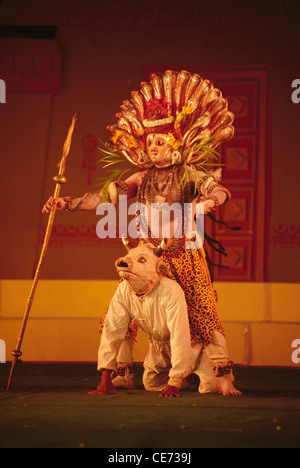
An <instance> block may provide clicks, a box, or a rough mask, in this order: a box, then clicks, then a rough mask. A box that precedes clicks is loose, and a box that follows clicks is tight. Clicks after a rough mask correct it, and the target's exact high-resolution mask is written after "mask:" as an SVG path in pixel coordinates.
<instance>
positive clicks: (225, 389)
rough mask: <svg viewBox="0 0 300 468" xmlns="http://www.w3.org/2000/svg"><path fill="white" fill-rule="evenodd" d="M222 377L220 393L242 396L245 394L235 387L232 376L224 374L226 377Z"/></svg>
mask: <svg viewBox="0 0 300 468" xmlns="http://www.w3.org/2000/svg"><path fill="white" fill-rule="evenodd" d="M220 379H221V382H220V384H221V385H220V387H221V389H220V391H219V393H221V394H222V395H224V396H242V395H243V394H242V392H240V391H239V390H237V389H236V388H235V387H234V385H233V383H232V380H231V377H229V376H224V377H220Z"/></svg>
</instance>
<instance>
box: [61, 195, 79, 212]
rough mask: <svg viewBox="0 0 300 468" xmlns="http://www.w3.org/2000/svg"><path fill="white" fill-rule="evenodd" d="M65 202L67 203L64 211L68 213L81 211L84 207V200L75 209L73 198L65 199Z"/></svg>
mask: <svg viewBox="0 0 300 468" xmlns="http://www.w3.org/2000/svg"><path fill="white" fill-rule="evenodd" d="M63 201H64V202H65V206H64V210H66V211H71V212H73V211H77V210H78V209H79V207H80V205H82V200H80V202H79V203H78V205H77V206H75V207H74V208H72V203H73V198H72V197H64V198H63Z"/></svg>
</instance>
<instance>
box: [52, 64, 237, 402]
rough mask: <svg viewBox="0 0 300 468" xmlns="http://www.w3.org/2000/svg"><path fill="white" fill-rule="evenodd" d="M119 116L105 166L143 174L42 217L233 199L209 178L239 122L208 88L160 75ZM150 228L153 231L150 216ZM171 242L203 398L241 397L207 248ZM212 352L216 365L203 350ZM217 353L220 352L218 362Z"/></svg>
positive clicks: (126, 380)
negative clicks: (130, 204) (130, 202)
mask: <svg viewBox="0 0 300 468" xmlns="http://www.w3.org/2000/svg"><path fill="white" fill-rule="evenodd" d="M116 117H117V123H116V124H115V125H112V126H110V127H108V131H109V132H110V133H111V138H110V140H109V141H108V142H107V143H106V145H105V148H104V152H105V154H106V156H105V157H104V158H103V161H104V162H106V163H107V165H113V164H115V163H120V162H121V161H124V160H127V161H128V162H129V163H130V165H131V166H136V167H137V169H138V170H137V172H135V173H134V174H133V175H132V176H130V177H129V178H127V179H126V180H125V181H124V180H121V176H120V174H121V173H122V170H121V171H119V172H118V171H116V173H115V174H116V175H117V174H118V175H117V179H116V180H113V177H112V178H110V179H108V180H107V182H106V184H105V186H104V187H103V189H102V191H101V192H100V193H97V194H90V193H89V194H86V195H84V196H83V197H82V198H75V199H72V198H71V197H65V198H63V199H58V200H53V199H50V200H49V201H48V202H47V204H46V205H45V207H44V212H47V211H49V210H50V209H51V207H52V206H53V203H56V206H57V208H58V209H68V210H70V211H76V210H92V209H96V207H97V206H98V205H99V203H101V202H103V201H104V200H109V201H110V202H111V203H113V204H114V205H116V204H117V203H118V198H119V196H120V195H127V197H128V198H129V199H130V198H136V200H137V202H140V203H143V204H144V205H145V206H147V207H149V208H150V206H153V204H155V203H158V204H161V203H167V204H169V205H172V204H180V206H181V208H182V210H181V212H182V213H184V209H183V208H184V204H186V203H191V204H192V205H195V204H196V203H200V202H202V203H203V204H204V212H205V213H210V212H212V211H213V210H215V209H216V208H217V207H218V206H219V205H221V204H223V203H225V202H226V201H227V200H228V199H230V192H229V191H228V190H227V189H226V188H225V187H223V186H222V185H221V184H220V180H221V169H220V168H218V169H217V170H215V171H213V170H210V171H208V168H211V167H213V166H215V165H216V157H217V153H216V150H215V148H216V147H217V146H218V145H219V144H221V143H223V142H224V141H227V140H229V139H230V138H232V136H233V134H234V128H233V126H232V123H233V119H234V116H233V114H232V113H231V112H230V111H229V110H228V102H227V100H226V99H225V98H224V97H223V96H222V93H221V91H220V90H219V89H216V88H215V87H214V86H213V85H212V83H211V82H210V81H208V80H206V79H203V78H201V77H200V76H199V75H197V74H194V75H191V74H190V73H188V72H187V71H181V72H179V73H178V72H174V71H170V70H168V71H166V72H165V73H164V74H163V75H162V76H161V75H158V74H154V75H152V77H151V80H150V82H149V83H146V82H142V83H141V89H140V91H133V92H132V95H131V100H130V101H124V102H123V104H122V105H121V109H120V112H119V113H118V114H117V116H116ZM106 190H107V192H108V198H107V197H106ZM148 213H150V210H148ZM148 225H149V227H150V226H151V219H149V217H148ZM138 229H139V227H138ZM160 233H161V230H160ZM148 234H149V235H148V236H145V233H143V236H142V242H150V243H151V244H154V245H155V246H158V245H160V244H161V241H162V238H161V237H160V236H159V235H158V237H154V236H153V235H151V234H152V233H151V230H150V229H149V233H148ZM173 237H175V241H174V242H173V245H172V248H170V249H168V250H167V251H166V252H165V253H164V255H163V257H162V259H163V261H164V263H165V264H166V265H167V266H168V268H169V271H168V276H169V278H171V279H174V280H176V281H177V282H178V283H179V284H180V286H181V287H182V289H183V290H184V293H185V298H186V302H187V309H188V315H189V322H190V331H191V339H192V343H193V344H194V345H195V346H199V347H202V362H203V366H202V370H203V372H200V373H198V375H199V377H200V387H199V391H201V392H220V393H223V394H224V395H228V394H232V395H236V394H239V393H240V392H238V391H237V390H236V389H235V388H234V386H233V383H232V381H233V377H232V379H231V380H232V381H231V382H230V385H229V384H228V379H226V385H225V386H223V387H222V384H221V381H224V379H218V376H224V375H229V374H230V375H232V363H231V362H230V361H229V357H228V352H227V348H226V342H225V338H224V329H223V326H222V323H221V320H220V317H219V314H218V311H217V305H216V294H215V291H214V288H213V285H212V282H211V277H210V274H209V271H208V267H207V260H206V257H205V253H204V249H203V248H202V249H200V250H199V249H187V248H186V238H185V235H182V236H181V238H177V237H178V236H177V235H176V233H175V232H174V233H173ZM135 333H136V328H134V327H132V328H131V330H129V333H128V336H127V340H125V341H124V343H123V345H122V347H121V351H120V355H119V359H118V364H119V365H118V367H117V370H116V372H117V374H118V375H119V378H117V380H115V385H116V386H117V385H118V384H119V385H120V386H123V385H124V386H125V387H127V388H132V387H134V374H133V370H132V364H133V358H132V346H133V343H134V338H135ZM208 346H209V347H210V353H209V356H210V358H208V357H207V356H208V353H206V351H205V350H206V348H207V347H208ZM211 347H215V348H214V349H215V357H214V358H213V360H212V359H211V356H212V355H213V353H212V352H211ZM192 371H193V370H192ZM120 380H121V383H120Z"/></svg>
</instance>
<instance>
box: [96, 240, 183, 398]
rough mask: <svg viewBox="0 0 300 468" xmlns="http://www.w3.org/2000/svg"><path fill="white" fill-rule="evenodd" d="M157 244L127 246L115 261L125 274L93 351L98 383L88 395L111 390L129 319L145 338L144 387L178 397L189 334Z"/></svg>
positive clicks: (177, 291)
mask: <svg viewBox="0 0 300 468" xmlns="http://www.w3.org/2000/svg"><path fill="white" fill-rule="evenodd" d="M160 254H161V249H160V248H154V247H153V246H152V245H151V244H144V245H140V246H138V247H137V248H135V249H132V250H130V252H129V253H128V254H127V255H126V257H123V258H120V259H118V260H117V261H116V268H117V271H118V273H119V276H120V277H121V278H122V279H124V281H122V282H121V283H120V284H119V286H118V288H117V291H116V292H115V294H114V296H113V298H112V301H111V303H110V306H109V309H108V312H107V315H106V318H105V323H104V328H103V333H102V337H101V343H100V348H99V355H98V370H99V371H101V370H102V377H101V383H100V386H99V387H98V388H97V390H96V391H95V392H90V393H91V394H100V395H103V394H107V393H111V392H115V391H116V390H115V388H114V386H113V384H112V382H111V379H110V374H111V372H112V371H113V370H114V369H115V367H116V364H117V357H118V353H119V350H120V347H121V345H122V342H123V340H124V338H125V335H126V333H127V329H128V325H129V323H130V322H131V321H132V320H134V321H135V322H136V324H137V325H138V326H139V327H140V328H141V329H142V330H144V332H145V333H147V335H149V337H150V346H149V351H148V354H147V356H146V358H145V361H144V376H143V384H144V386H145V388H146V390H152V391H163V392H162V393H161V396H166V397H177V396H179V390H180V387H181V383H182V381H183V379H184V378H185V377H187V376H188V374H189V368H190V355H191V336H190V328H189V320H188V314H187V306H186V301H185V296H184V292H183V290H182V289H181V287H180V286H179V284H178V283H176V281H173V280H170V279H169V278H166V277H165V274H166V269H165V266H164V264H163V262H162V261H161V260H160Z"/></svg>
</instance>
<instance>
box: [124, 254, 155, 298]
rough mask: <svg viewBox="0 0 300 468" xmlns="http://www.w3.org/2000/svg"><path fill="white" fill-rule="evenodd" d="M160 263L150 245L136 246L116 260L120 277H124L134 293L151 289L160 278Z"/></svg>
mask: <svg viewBox="0 0 300 468" xmlns="http://www.w3.org/2000/svg"><path fill="white" fill-rule="evenodd" d="M162 265H163V262H162V261H161V260H160V259H159V258H158V257H157V256H156V255H155V253H154V249H153V248H152V247H151V246H150V245H141V246H139V247H136V248H134V249H132V250H130V252H129V253H128V254H127V255H126V256H125V257H121V258H119V259H118V260H117V261H116V269H117V272H118V273H119V276H120V278H123V279H126V280H127V281H128V283H129V284H130V286H131V288H132V289H133V290H134V292H135V293H136V294H145V293H147V292H149V291H151V290H152V289H153V287H154V286H155V284H156V283H157V282H158V281H159V279H160V269H161V266H162Z"/></svg>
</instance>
